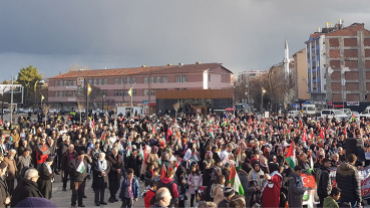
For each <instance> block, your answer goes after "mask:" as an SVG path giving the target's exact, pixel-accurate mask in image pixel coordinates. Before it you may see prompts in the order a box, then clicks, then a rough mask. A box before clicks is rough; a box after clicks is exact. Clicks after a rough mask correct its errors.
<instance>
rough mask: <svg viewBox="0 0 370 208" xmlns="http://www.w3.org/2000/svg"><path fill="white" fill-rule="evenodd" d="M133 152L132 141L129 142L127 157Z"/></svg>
mask: <svg viewBox="0 0 370 208" xmlns="http://www.w3.org/2000/svg"><path fill="white" fill-rule="evenodd" d="M131 152H132V147H131V142H128V150H127V153H126V157H130V155H131Z"/></svg>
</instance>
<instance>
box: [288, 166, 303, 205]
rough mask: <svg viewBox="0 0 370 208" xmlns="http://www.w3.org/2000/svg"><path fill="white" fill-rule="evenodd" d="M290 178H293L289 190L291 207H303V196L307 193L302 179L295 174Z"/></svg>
mask: <svg viewBox="0 0 370 208" xmlns="http://www.w3.org/2000/svg"><path fill="white" fill-rule="evenodd" d="M290 177H292V180H291V181H289V189H288V204H289V207H302V200H303V194H304V192H305V189H304V188H303V181H302V178H301V177H299V176H297V174H295V172H293V173H292V174H291V175H290Z"/></svg>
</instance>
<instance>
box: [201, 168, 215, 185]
mask: <svg viewBox="0 0 370 208" xmlns="http://www.w3.org/2000/svg"><path fill="white" fill-rule="evenodd" d="M212 173H213V168H209V169H204V171H203V174H202V178H203V186H210V185H212V184H211V178H212Z"/></svg>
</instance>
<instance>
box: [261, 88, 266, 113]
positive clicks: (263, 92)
mask: <svg viewBox="0 0 370 208" xmlns="http://www.w3.org/2000/svg"><path fill="white" fill-rule="evenodd" d="M265 93H266V90H265V89H264V88H263V87H262V96H261V113H262V109H263V94H265Z"/></svg>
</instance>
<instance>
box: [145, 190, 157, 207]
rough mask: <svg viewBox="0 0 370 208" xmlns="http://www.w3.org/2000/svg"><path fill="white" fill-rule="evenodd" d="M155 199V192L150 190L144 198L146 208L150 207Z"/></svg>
mask: <svg viewBox="0 0 370 208" xmlns="http://www.w3.org/2000/svg"><path fill="white" fill-rule="evenodd" d="M153 197H155V191H153V190H152V189H149V190H148V191H147V192H146V193H145V197H144V203H145V208H149V207H150V200H152V198H153Z"/></svg>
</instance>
